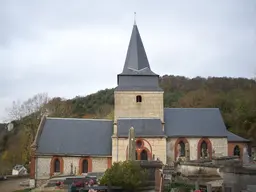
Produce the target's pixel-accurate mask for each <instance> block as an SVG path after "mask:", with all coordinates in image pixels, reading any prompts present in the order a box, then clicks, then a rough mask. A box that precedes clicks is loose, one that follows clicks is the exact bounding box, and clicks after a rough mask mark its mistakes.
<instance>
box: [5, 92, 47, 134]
mask: <svg viewBox="0 0 256 192" xmlns="http://www.w3.org/2000/svg"><path fill="white" fill-rule="evenodd" d="M48 101H49V97H48V95H47V94H46V93H39V94H36V95H35V96H33V97H32V98H30V99H28V100H27V101H25V102H23V103H20V102H19V101H18V102H15V101H14V102H13V106H12V108H10V109H7V110H8V111H9V116H10V119H12V120H16V121H18V124H19V125H21V126H22V127H24V128H25V130H26V132H27V133H28V134H29V135H30V136H31V139H33V138H35V135H36V131H37V128H38V125H39V123H40V120H41V118H42V116H43V115H45V114H47V108H46V107H45V106H46V104H47V103H48Z"/></svg>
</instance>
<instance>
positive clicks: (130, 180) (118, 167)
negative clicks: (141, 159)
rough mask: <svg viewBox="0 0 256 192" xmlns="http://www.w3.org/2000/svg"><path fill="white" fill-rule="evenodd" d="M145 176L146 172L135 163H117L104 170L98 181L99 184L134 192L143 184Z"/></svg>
mask: <svg viewBox="0 0 256 192" xmlns="http://www.w3.org/2000/svg"><path fill="white" fill-rule="evenodd" d="M147 176H148V173H147V171H146V170H145V169H143V168H141V166H140V164H139V163H138V162H136V161H124V162H118V163H114V164H113V165H112V167H111V168H109V169H107V170H106V172H105V173H104V175H103V176H102V178H101V179H100V184H101V185H110V186H118V187H122V188H123V189H125V190H129V191H134V190H136V189H138V188H139V187H141V186H143V185H144V184H145V182H146V178H147Z"/></svg>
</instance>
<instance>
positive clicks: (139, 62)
mask: <svg viewBox="0 0 256 192" xmlns="http://www.w3.org/2000/svg"><path fill="white" fill-rule="evenodd" d="M122 74H123V75H124V74H125V75H127V74H128V75H157V74H155V73H154V72H153V71H151V69H150V65H149V62H148V58H147V54H146V51H145V48H144V46H143V43H142V40H141V37H140V33H139V29H138V27H137V25H133V29H132V35H131V39H130V43H129V47H128V51H127V55H126V59H125V64H124V68H123V72H122Z"/></svg>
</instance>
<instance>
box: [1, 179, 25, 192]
mask: <svg viewBox="0 0 256 192" xmlns="http://www.w3.org/2000/svg"><path fill="white" fill-rule="evenodd" d="M26 180H28V178H21V179H15V180H5V181H0V191H1V192H13V191H15V190H20V189H24V188H26V187H22V186H20V182H23V181H26Z"/></svg>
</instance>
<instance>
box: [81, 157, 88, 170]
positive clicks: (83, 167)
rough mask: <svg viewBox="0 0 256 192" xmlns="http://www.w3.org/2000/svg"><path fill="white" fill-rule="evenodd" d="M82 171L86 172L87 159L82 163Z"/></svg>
mask: <svg viewBox="0 0 256 192" xmlns="http://www.w3.org/2000/svg"><path fill="white" fill-rule="evenodd" d="M82 173H88V160H87V159H84V160H83V163H82Z"/></svg>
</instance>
